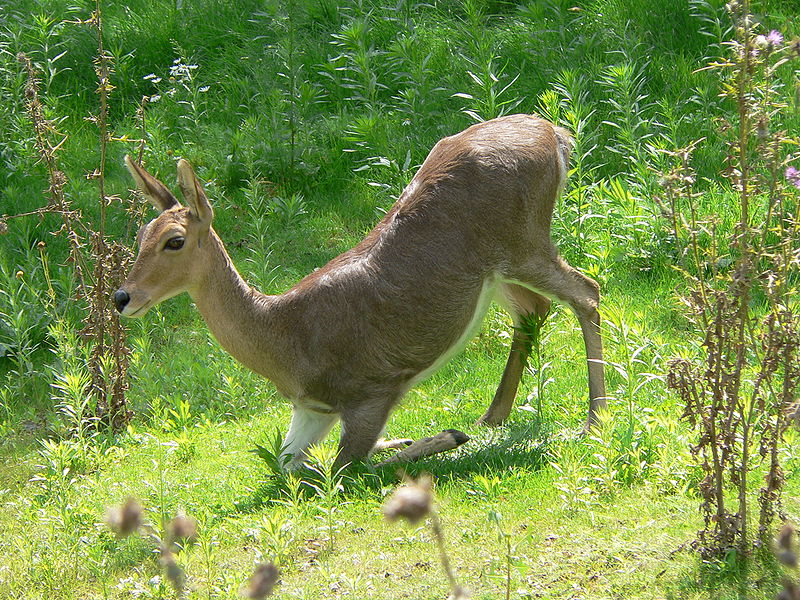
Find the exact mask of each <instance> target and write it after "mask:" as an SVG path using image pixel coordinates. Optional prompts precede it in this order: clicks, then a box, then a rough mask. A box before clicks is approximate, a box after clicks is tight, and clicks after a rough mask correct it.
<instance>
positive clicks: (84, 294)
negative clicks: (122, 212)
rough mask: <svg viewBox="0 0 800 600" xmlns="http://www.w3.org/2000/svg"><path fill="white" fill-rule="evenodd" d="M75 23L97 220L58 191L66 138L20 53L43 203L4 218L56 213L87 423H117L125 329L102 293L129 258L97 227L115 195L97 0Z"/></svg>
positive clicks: (108, 63)
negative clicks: (94, 146)
mask: <svg viewBox="0 0 800 600" xmlns="http://www.w3.org/2000/svg"><path fill="white" fill-rule="evenodd" d="M80 24H88V25H90V26H92V27H93V28H94V29H95V31H96V32H97V37H98V55H97V58H96V60H95V70H96V72H97V76H98V83H99V84H98V88H97V93H98V96H99V112H98V114H97V115H96V116H92V117H90V119H89V120H91V121H92V122H94V123H96V124H97V126H98V129H99V132H100V164H99V166H98V168H97V169H96V170H95V171H93V172H92V173H90V174H89V175H88V176H87V178H88V179H90V180H94V181H97V184H98V192H99V206H100V216H99V220H98V222H97V224H96V226H95V227H92V226H90V225H89V224H88V221H87V219H86V218H85V217H84V215H83V214H81V212H80V211H78V210H77V209H75V208H73V206H72V204H71V202H70V200H69V198H68V196H67V194H66V192H65V186H66V183H67V177H66V175H65V174H64V172H63V171H62V170H61V168H60V166H59V163H58V157H57V154H58V151H59V150H60V149H61V147H62V146H63V144H64V142H65V141H66V140H67V136H66V135H63V134H61V133H60V132H59V131H58V130H57V129H56V128H55V126H54V125H53V123H52V121H50V120H48V119H47V118H46V117H45V116H44V111H43V108H42V102H41V99H40V97H39V77H38V74H37V72H36V69H35V68H34V66H33V64H32V62H31V60H30V59H29V58H28V57H27V56H26V55H24V54H20V55H18V59H19V61H20V63H22V65H23V68H24V69H25V72H26V74H27V83H26V87H25V97H26V108H27V112H28V117H29V119H30V121H31V124H32V126H33V130H34V143H35V148H36V151H37V153H38V155H39V158H40V161H41V162H42V164H44V166H45V169H46V171H47V176H48V181H49V187H48V189H47V195H48V203H47V206H44V207H42V208H40V209H37V210H35V211H31V212H28V213H22V214H18V215H13V216H12V217H9V218H18V217H27V216H43V215H45V214H49V213H52V214H57V215H59V216H60V217H61V220H62V226H61V228H60V230H59V231H58V232H57V233H59V234H62V235H65V236H66V238H67V240H68V244H69V252H70V263H71V264H72V267H73V269H74V271H75V278H76V280H77V283H78V285H77V287H76V296H77V300H78V301H79V302H81V303H84V302H85V303H86V306H87V316H86V318H85V320H84V327H83V329H82V331H81V333H82V337H83V338H84V339H85V340H86V341H87V342H88V343H90V344H91V352H90V354H89V364H88V365H87V366H88V368H89V371H90V373H91V377H92V379H91V384H90V392H91V394H92V395H93V396H94V399H95V407H96V408H95V414H94V415H92V422H93V423H101V424H104V425H106V426H110V427H112V428H115V429H116V428H119V427H121V426H123V425H124V424H125V423H126V422H127V420H128V419H129V417H130V414H129V412H128V410H127V409H126V406H125V394H126V391H127V389H128V378H127V370H128V357H129V354H130V352H129V350H128V348H127V345H126V342H125V330H124V328H123V327H122V325H121V323H120V321H119V319H118V317H117V315H116V312H115V311H114V309H113V307H112V306H111V304H110V302H109V297H110V294H111V292H112V290H114V289H116V287H117V284H118V283H119V282H120V281H121V280H122V278H123V275H124V273H125V272H126V271H127V268H128V262H129V261H130V258H131V257H130V251H129V250H128V249H127V248H126V247H124V246H121V245H119V244H117V243H115V242H111V241H109V239H108V237H107V235H106V231H105V227H106V220H107V215H106V213H107V208H108V207H109V206H110V205H111V204H112V203H113V202H114V201H115V200H117V198H115V197H114V196H109V195H108V194H107V193H106V182H105V166H106V165H105V163H106V157H107V151H108V143H109V141H110V139H111V138H110V133H109V127H108V99H109V95H110V93H111V91H112V90H113V86H112V85H111V83H110V75H111V73H112V70H113V69H112V64H113V61H112V57H111V55H110V54H108V53H107V52H106V50H105V48H104V46H103V26H102V18H101V12H100V1H99V0H97V2H96V5H95V11H94V13H93V14H92V16H91V17H90V18H89V19H88V20H86V21H81V22H80Z"/></svg>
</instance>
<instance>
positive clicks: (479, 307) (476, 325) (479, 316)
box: [408, 276, 500, 388]
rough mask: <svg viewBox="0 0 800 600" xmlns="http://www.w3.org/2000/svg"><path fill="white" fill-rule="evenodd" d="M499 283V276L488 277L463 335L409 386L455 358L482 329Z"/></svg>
mask: <svg viewBox="0 0 800 600" xmlns="http://www.w3.org/2000/svg"><path fill="white" fill-rule="evenodd" d="M499 283H500V282H499V278H498V277H496V276H490V277H487V278H486V280H485V281H484V282H483V287H481V292H480V294H479V295H478V301H477V302H476V303H475V312H474V313H473V314H472V317H471V318H470V320H469V324H468V325H467V326H466V327H465V328H464V331H463V332H462V333H461V336H459V338H458V339H457V340H456V341H455V343H454V344H453V345H452V346H450V347H449V348H448V349H447V350H446V351H445V352H444V353H443V354H442V355H441V356H440V357H439V358H437V359H436V360H435V361H434V363H433V364H432V365H431V366H429V367H428V368H427V369H425V370H424V371H422V372H421V373H418V374H417V375H416V376H415V377H414V378H413V379H412V380H411V381H410V382H409V386H408V387H409V388H411V387H413V386H414V385H416V384H417V383H419V382H420V381H422V380H423V379H427V378H428V377H430V376H431V375H433V374H434V373H435V372H436V371H438V370H439V369H440V368H442V367H443V366H444V365H445V364H446V363H447V362H448V361H449V360H450V359H451V358H453V356H455V355H456V354H458V353H459V352H461V350H463V349H464V346H466V345H467V342H469V341H470V340H471V339H472V338H473V337H474V336H475V334H476V333H477V332H478V329H480V326H481V323H483V317H484V315H486V311H487V310H488V309H489V304H491V303H492V300H493V299H494V297H495V294H496V293H497V288H498V285H499Z"/></svg>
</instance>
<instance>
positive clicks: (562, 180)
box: [553, 126, 575, 190]
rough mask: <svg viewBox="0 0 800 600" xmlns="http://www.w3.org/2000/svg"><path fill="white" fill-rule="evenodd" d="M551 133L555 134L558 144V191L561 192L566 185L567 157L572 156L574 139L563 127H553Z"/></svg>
mask: <svg viewBox="0 0 800 600" xmlns="http://www.w3.org/2000/svg"><path fill="white" fill-rule="evenodd" d="M553 132H554V133H555V134H556V141H557V143H558V171H559V182H558V189H559V190H562V189H564V185H565V184H566V183H567V173H568V172H569V157H570V154H572V148H574V147H575V139H574V138H573V137H572V134H571V133H570V132H569V131H567V130H566V129H564V128H563V127H556V126H553Z"/></svg>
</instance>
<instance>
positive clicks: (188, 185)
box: [178, 158, 214, 226]
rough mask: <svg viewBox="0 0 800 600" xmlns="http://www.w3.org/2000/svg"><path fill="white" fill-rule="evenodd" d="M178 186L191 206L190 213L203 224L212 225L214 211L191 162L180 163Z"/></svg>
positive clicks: (182, 160)
mask: <svg viewBox="0 0 800 600" xmlns="http://www.w3.org/2000/svg"><path fill="white" fill-rule="evenodd" d="M178 185H179V186H180V188H181V193H182V194H183V199H184V200H186V204H188V205H189V213H190V214H192V215H194V216H195V217H196V218H197V219H198V220H199V221H200V222H201V223H202V224H204V225H208V226H210V225H211V221H212V220H213V219H214V209H212V208H211V203H210V202H209V201H208V197H207V196H206V192H205V190H204V189H203V186H202V185H201V183H200V182H199V181H198V180H197V177H196V176H195V174H194V170H192V165H190V164H189V161H187V160H184V159H183V158H182V159H180V160H179V161H178Z"/></svg>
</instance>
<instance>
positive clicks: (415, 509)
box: [383, 475, 433, 525]
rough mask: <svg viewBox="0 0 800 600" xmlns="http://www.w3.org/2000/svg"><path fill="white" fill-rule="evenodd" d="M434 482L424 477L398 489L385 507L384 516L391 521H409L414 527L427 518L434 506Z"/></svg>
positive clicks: (427, 476)
mask: <svg viewBox="0 0 800 600" xmlns="http://www.w3.org/2000/svg"><path fill="white" fill-rule="evenodd" d="M431 487H432V480H431V478H430V476H429V475H423V476H422V477H420V478H419V479H418V480H417V481H413V482H411V483H407V484H405V485H403V486H401V487H399V488H397V489H396V490H395V491H394V493H393V494H392V495H391V496H389V499H388V500H386V503H385V504H384V505H383V515H384V516H385V517H386V519H388V520H389V521H396V520H397V519H407V520H408V522H409V523H411V524H412V525H413V524H414V523H418V522H419V521H421V520H422V519H424V518H425V517H427V516H428V515H429V514H430V512H431V508H432V505H433V493H432V491H431Z"/></svg>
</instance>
